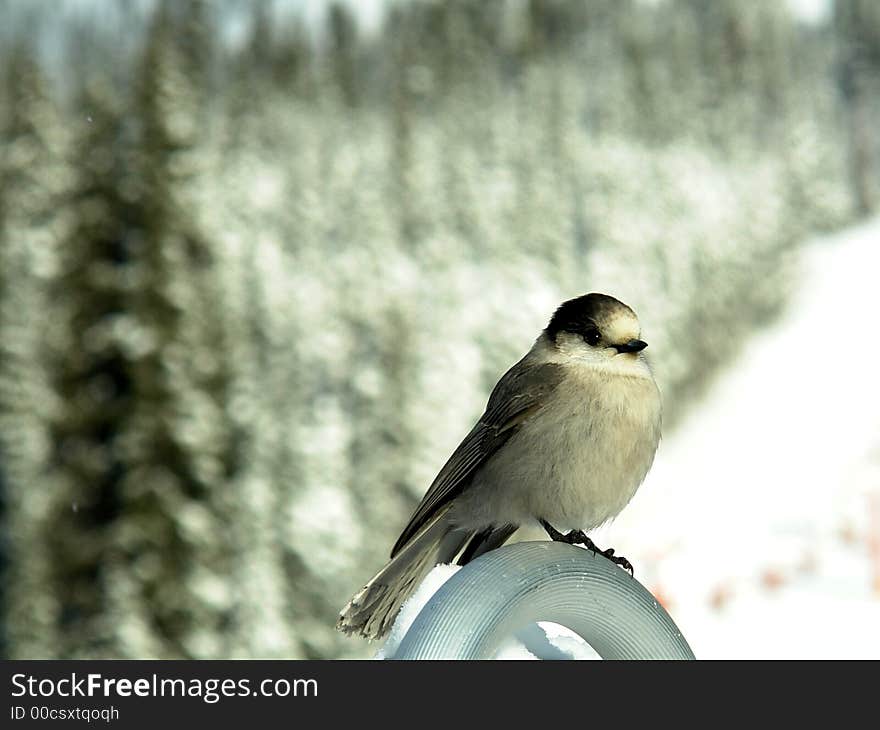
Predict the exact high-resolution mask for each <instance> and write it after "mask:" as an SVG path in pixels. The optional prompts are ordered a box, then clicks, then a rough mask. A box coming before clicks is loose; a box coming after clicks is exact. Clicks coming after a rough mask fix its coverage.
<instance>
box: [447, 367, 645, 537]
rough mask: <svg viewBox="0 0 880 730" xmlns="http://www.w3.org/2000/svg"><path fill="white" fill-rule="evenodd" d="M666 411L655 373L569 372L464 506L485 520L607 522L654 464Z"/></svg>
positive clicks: (581, 525) (585, 525)
mask: <svg viewBox="0 0 880 730" xmlns="http://www.w3.org/2000/svg"><path fill="white" fill-rule="evenodd" d="M660 412H661V409H660V394H659V391H658V389H657V386H656V384H655V383H654V380H653V379H652V378H651V377H650V376H648V377H628V376H620V375H606V374H599V373H596V372H593V373H589V374H587V376H586V377H580V376H579V375H578V374H577V373H573V374H571V375H570V376H568V377H566V378H565V379H563V380H562V381H561V382H560V384H559V385H558V386H557V388H556V389H555V390H554V393H553V395H552V396H551V398H550V399H549V400H548V402H547V403H546V404H545V405H544V407H542V408H541V409H540V410H539V411H538V412H537V413H536V414H535V416H534V417H533V418H531V419H530V420H529V421H527V422H525V423H524V424H523V426H522V428H521V429H520V430H519V431H518V432H517V433H516V434H515V435H514V436H513V437H512V438H511V439H510V440H509V441H508V442H507V443H506V444H505V445H504V447H503V448H502V449H501V450H500V451H499V453H498V454H496V455H495V456H494V457H493V458H492V459H490V461H489V462H488V463H487V464H486V466H485V467H484V469H483V470H482V471H481V473H480V474H479V475H478V476H477V480H478V481H479V484H474V485H473V486H474V487H476V488H472V489H469V490H468V491H467V496H468V497H469V498H470V499H469V500H468V501H469V502H471V504H469V505H468V506H467V510H463V512H470V513H471V514H472V515H473V517H474V518H476V520H477V521H480V522H482V523H483V524H484V525H485V524H489V523H496V524H497V523H499V522H500V523H503V522H510V523H512V524H529V523H530V522H533V521H534V520H538V519H546V520H548V521H549V522H550V524H552V525H553V526H554V527H556V528H557V529H560V530H566V529H583V530H589V529H591V528H593V527H596V526H598V525H600V524H602V523H603V522H606V521H607V520H609V519H611V518H612V517H614V516H616V515H617V514H618V513H619V512H620V511H621V510H622V509H623V508H624V507H625V506H626V504H627V503H628V502H629V501H630V499H632V497H633V495H634V494H635V492H636V490H637V489H638V487H639V485H640V484H641V482H642V480H643V479H644V478H645V475H646V474H647V473H648V469H650V467H651V463H652V461H653V459H654V453H655V452H656V450H657V444H658V442H659V440H660V416H661V413H660ZM463 496H464V495H463ZM462 506H463V507H464V506H465V505H462ZM457 511H458V510H457Z"/></svg>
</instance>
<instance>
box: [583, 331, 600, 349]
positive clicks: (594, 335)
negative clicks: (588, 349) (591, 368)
mask: <svg viewBox="0 0 880 730" xmlns="http://www.w3.org/2000/svg"><path fill="white" fill-rule="evenodd" d="M601 339H602V336H601V335H600V334H599V330H592V329H590V330H587V331H586V332H584V342H586V343H587V344H588V345H593V346H595V345H598V344H599V340H601Z"/></svg>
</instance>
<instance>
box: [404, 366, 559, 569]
mask: <svg viewBox="0 0 880 730" xmlns="http://www.w3.org/2000/svg"><path fill="white" fill-rule="evenodd" d="M561 378H562V366H561V365H558V364H555V363H543V364H539V365H533V364H530V363H528V361H527V358H523V359H522V360H520V361H519V362H518V363H517V364H516V365H514V366H513V367H512V368H510V370H508V371H507V372H506V373H505V374H504V376H503V377H502V378H501V380H499V381H498V384H497V385H496V386H495V389H494V390H493V391H492V395H491V396H489V403H488V404H487V406H486V410H485V412H484V413H483V415H482V416H481V417H480V420H479V421H477V424H476V425H475V426H474V427H473V429H471V432H470V433H469V434H468V435H467V436H465V438H464V441H462V442H461V444H459V446H458V448H457V449H456V450H455V451H454V452H453V453H452V456H450V457H449V460H448V461H447V462H446V464H444V466H443V468H442V469H441V470H440V473H439V474H437V476H436V477H435V479H434V481H433V482H432V483H431V486H430V488H429V489H428V492H427V493H426V494H425V496H424V497H423V498H422V501H421V503H420V504H419V506H418V507H417V508H416V511H415V512H414V513H413V515H412V517H411V518H410V520H409V524H407V526H406V527H405V528H404V530H403V532H402V533H401V534H400V537H399V538H397V542H396V543H395V544H394V547H393V548H392V550H391V557H392V558H393V557H394V556H395V555H397V553H398V552H399V551H400V550H401V549H402V548H403V546H404V545H406V543H407V542H409V540H410V539H411V538H412V536H413V535H415V534H416V533H417V532H418V531H419V530H420V529H421V527H422V526H423V525H424V524H425V523H426V522H427V521H428V520H429V519H431V517H433V515H434V514H435V513H436V511H437V510H438V509H439V508H440V507H442V506H443V505H445V504H447V503H448V502H449V501H450V500H452V499H454V498H455V497H457V496H458V495H460V494H461V493H462V492H464V491H465V490H466V489H467V488H468V487H469V486H470V484H471V482H472V479H473V476H474V474H475V473H476V472H477V471H478V470H479V469H480V468H481V467H482V466H483V464H485V463H486V461H487V460H488V459H489V457H491V456H492V455H493V454H494V453H495V452H496V451H498V449H500V448H501V446H503V445H504V444H505V443H506V442H507V440H508V439H509V438H510V437H511V436H513V435H514V434H515V433H516V432H517V431H518V430H519V429H520V427H521V426H522V424H523V422H525V421H526V420H527V419H529V418H530V417H532V416H533V415H534V414H535V413H536V412H537V411H539V410H540V409H541V407H542V406H543V405H544V403H545V402H546V400H547V396H548V395H549V394H550V393H551V392H552V391H553V389H554V388H555V387H556V385H557V383H558V382H559V381H560V379H561Z"/></svg>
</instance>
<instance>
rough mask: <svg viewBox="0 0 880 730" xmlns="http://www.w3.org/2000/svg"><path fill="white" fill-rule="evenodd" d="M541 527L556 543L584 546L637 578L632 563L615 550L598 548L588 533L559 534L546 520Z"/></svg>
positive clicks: (580, 531)
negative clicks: (616, 553) (615, 552)
mask: <svg viewBox="0 0 880 730" xmlns="http://www.w3.org/2000/svg"><path fill="white" fill-rule="evenodd" d="M541 525H542V526H543V528H544V529H545V530H546V531H547V534H548V535H549V536H550V539H551V540H553V541H554V542H564V543H568V544H569V545H583V546H584V547H586V548H587V549H588V550H590V551H592V553H593V554H594V555H595V554H597V553H598V554H599V555H601V556H602V557H605V558H608V560H610V561H611V562H612V563H614V564H615V565H619V566H620V567H621V568H623V569H624V570H628V571H629V574H630V575H631V576H633V577H635V570H633V566H632V563H631V562H629V560H627V559H626V558H625V557H623V556H622V555H615V554H614V548H608V549H607V550H601V549H600V548H599V547H597V545H596V543H594V542H593V541H592V540H591V539H590V538H589V537H587V535H586V533H584V531H583V530H572V531H571V532H569V533H567V534H564V533H562V532H559V530H557V529H556V528H555V527H553V525H551V524H550V523H549V522H547V521H546V520H541Z"/></svg>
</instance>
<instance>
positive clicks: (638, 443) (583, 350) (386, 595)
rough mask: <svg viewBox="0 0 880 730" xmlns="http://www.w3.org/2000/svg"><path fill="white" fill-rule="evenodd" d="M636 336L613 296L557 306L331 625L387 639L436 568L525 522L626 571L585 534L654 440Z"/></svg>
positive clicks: (648, 456)
mask: <svg viewBox="0 0 880 730" xmlns="http://www.w3.org/2000/svg"><path fill="white" fill-rule="evenodd" d="M640 337H641V331H640V328H639V320H638V318H637V317H636V315H635V312H633V310H632V309H630V308H629V307H628V306H626V305H625V304H624V303H623V302H620V301H618V300H617V299H615V298H614V297H610V296H608V295H606V294H586V295H584V296H581V297H578V298H577V299H571V300H569V301H567V302H564V303H563V304H562V305H561V306H560V307H559V308H558V309H557V310H556V312H555V313H554V314H553V317H552V319H551V320H550V323H549V324H548V325H547V327H546V328H545V329H544V330H543V331H542V332H541V334H540V336H539V337H538V339H537V340H536V341H535V344H534V345H533V346H532V348H531V349H530V350H529V352H528V353H527V354H526V355H525V357H523V358H522V360H520V361H519V362H518V363H516V365H514V366H513V367H512V368H510V370H508V371H507V372H506V373H505V374H504V376H502V378H501V380H499V381H498V384H497V385H496V386H495V388H494V390H493V391H492V394H491V396H490V397H489V403H488V405H487V406H486V411H485V412H484V413H483V415H482V416H481V417H480V420H479V421H478V422H477V424H476V426H474V427H473V429H472V430H471V432H470V433H469V434H468V435H467V436H466V437H465V439H464V441H462V442H461V444H460V445H459V447H458V448H457V449H456V450H455V452H454V453H453V454H452V456H451V457H449V460H448V461H447V462H446V464H445V465H444V466H443V468H442V469H441V470H440V473H439V474H438V475H437V477H436V478H435V479H434V482H433V483H432V484H431V487H430V488H429V489H428V492H427V494H425V496H424V498H423V499H422V501H421V503H420V504H419V506H418V507H417V508H416V510H415V512H414V513H413V515H412V517H411V518H410V521H409V524H407V526H406V527H405V528H404V530H403V532H402V533H401V535H400V537H399V538H398V540H397V543H396V544H395V545H394V548H393V549H392V550H391V560H390V561H389V562H388V563H387V565H385V567H384V568H382V570H380V571H379V572H378V573H377V574H376V576H375V577H374V578H373V579H372V580H371V581H370V582H369V583H367V585H366V586H365V587H364V588H363V589H362V590H361V591H360V592H358V593H357V595H355V596H354V598H352V599H351V601H350V602H349V603H348V605H347V606H346V607H345V608H344V609H343V610H342V613H341V614H340V616H339V621H338V623H337V628H338V629H339V630H341V631H344V632H346V633H358V634H361V635H362V636H365V637H368V638H379V637H381V636H383V635H384V634H385V633H387V631H388V630H389V629H390V628H391V626H392V624H393V622H394V619H395V617H396V616H397V614H398V612H399V611H400V607H401V605H402V604H403V602H404V601H405V600H406V599H407V598H408V597H409V595H410V594H411V593H412V592H413V591H414V590H415V588H416V587H417V586H418V585H419V583H420V582H421V581H422V579H423V578H424V577H425V575H427V573H428V572H429V571H430V570H431V569H432V568H433V567H434V566H435V565H437V564H438V563H451V562H453V561H454V560H456V559H457V562H458V564H460V565H464V564H465V563H467V562H469V561H471V560H473V559H474V558H476V557H478V556H479V555H482V554H483V553H485V552H486V551H488V550H492V549H494V548H497V547H499V546H501V545H503V544H504V542H505V541H506V540H507V539H508V538H509V537H510V536H511V535H512V534H513V533H514V532H515V531H516V530H517V529H518V528H519V527H520V526H525V525H531V526H535V525H536V524H539V525H541V526H542V527H543V528H544V529H545V530H546V532H547V534H548V535H549V536H550V538H551V539H553V540H561V541H565V542H570V543H582V544H585V545H587V546H588V547H589V548H590V549H592V550H593V551H594V552H601V554H602V555H605V556H606V557H608V558H610V559H611V560H613V561H614V562H616V563H617V564H618V565H621V566H623V567H624V568H627V569H629V570H630V571H632V566H631V565H630V564H629V561H627V560H626V559H625V558H622V557H616V556H614V551H613V550H610V549H609V550H606V551H599V550H598V548H596V546H595V545H594V544H593V543H592V541H590V539H589V538H588V537H587V536H586V535H585V534H584V532H583V531H585V530H590V529H592V528H594V527H597V526H598V525H601V524H602V523H603V522H606V521H607V520H609V519H611V518H612V517H614V516H616V515H617V514H618V513H619V512H620V511H621V510H622V509H623V508H624V507H625V506H626V504H627V503H628V502H629V501H630V499H631V498H632V496H633V495H634V494H635V492H636V489H638V487H639V485H640V484H641V483H642V480H643V479H644V478H645V475H646V474H647V473H648V469H650V467H651V463H652V462H653V460H654V453H655V451H656V450H657V444H658V443H659V441H660V419H661V403H660V391H659V390H658V388H657V384H656V383H655V382H654V377H653V375H652V374H651V370H650V368H649V367H648V363H647V362H646V360H645V357H644V355H643V354H642V350H644V349H645V347H647V345H646V343H645V342H643V341H642V340H641V339H640ZM563 529H566V530H570V532H568V533H567V534H565V533H563V532H561V530H563Z"/></svg>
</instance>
